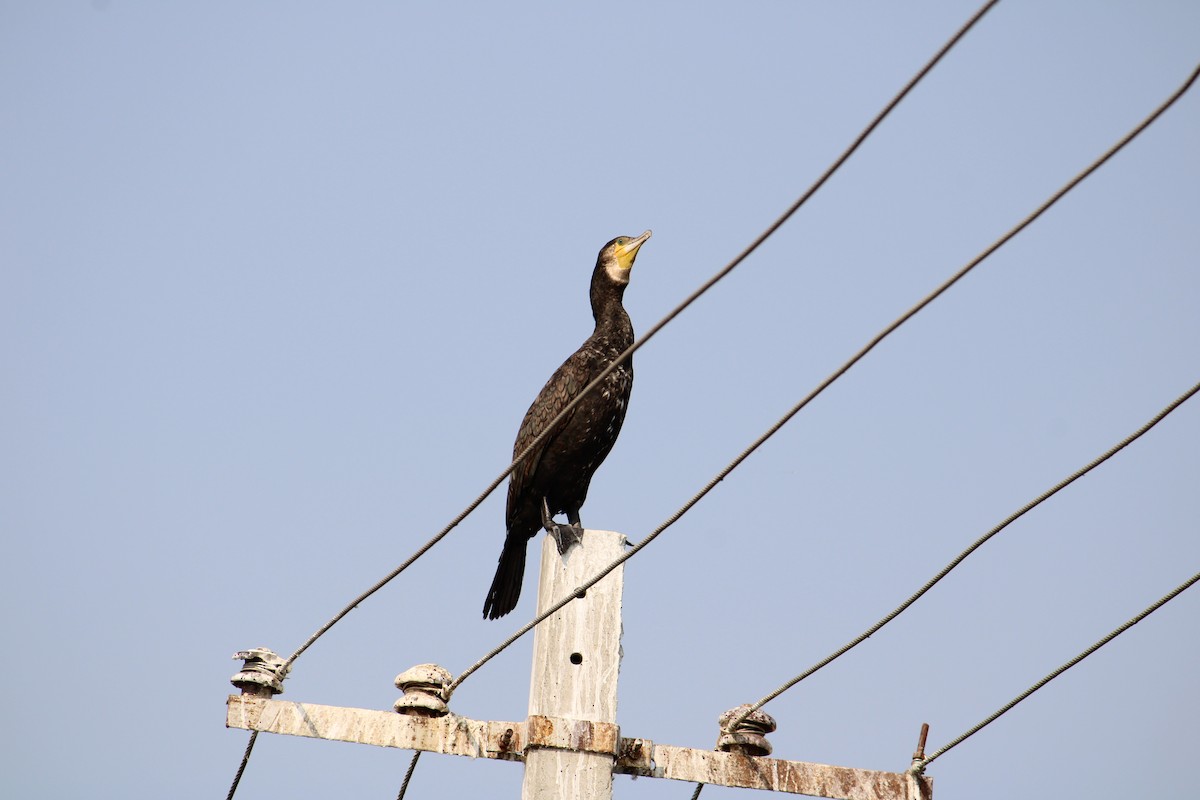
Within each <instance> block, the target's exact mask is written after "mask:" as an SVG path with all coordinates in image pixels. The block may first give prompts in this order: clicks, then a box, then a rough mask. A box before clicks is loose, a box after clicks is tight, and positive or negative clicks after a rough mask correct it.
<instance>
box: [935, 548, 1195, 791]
mask: <svg viewBox="0 0 1200 800" xmlns="http://www.w3.org/2000/svg"><path fill="white" fill-rule="evenodd" d="M1196 581H1200V572H1197V573H1196V574H1195V575H1193V576H1192V577H1190V578H1188V579H1187V580H1186V581H1184V582H1183V583H1181V584H1180V585H1179V586H1176V587H1175V588H1174V589H1172V590H1171V591H1170V592H1168V593H1167V594H1166V595H1164V596H1163V597H1161V598H1160V599H1159V600H1158V601H1157V602H1155V603H1153V604H1152V605H1150V606H1149V607H1148V608H1146V609H1145V610H1143V611H1142V612H1141V613H1140V614H1138V615H1137V616H1135V617H1133V618H1132V619H1130V620H1128V621H1127V622H1125V624H1123V625H1121V626H1120V627H1118V628H1116V629H1114V630H1113V631H1111V632H1109V634H1108V635H1107V636H1105V637H1104V638H1102V639H1101V640H1100V641H1098V642H1096V643H1095V644H1093V645H1092V646H1091V647H1089V648H1088V649H1087V650H1084V651H1083V652H1082V653H1080V654H1079V655H1077V656H1075V657H1074V658H1072V659H1071V660H1070V661H1068V662H1067V663H1065V664H1063V665H1062V666H1061V667H1059V668H1058V669H1056V670H1054V671H1053V672H1051V673H1050V674H1049V675H1047V676H1046V677H1044V678H1042V679H1041V680H1040V681H1038V682H1037V683H1035V684H1034V685H1033V686H1030V687H1029V688H1028V689H1026V690H1025V691H1023V692H1021V693H1020V694H1019V695H1017V696H1016V697H1014V698H1013V699H1012V700H1010V701H1009V702H1008V703H1006V704H1005V705H1004V706H1002V707H1001V708H1000V709H998V710H997V711H996V712H995V713H993V714H991V715H990V716H988V717H987V719H985V720H983V721H982V722H980V723H979V724H978V725H976V726H975V727H973V728H971V729H970V730H969V731H967V732H966V733H964V734H962V735H961V736H959V737H957V738H956V739H954V740H953V741H951V742H950V743H949V744H947V745H945V746H943V747H942V748H941V749H940V750H938V751H936V752H934V753H933V754H931V755H930V756H928V757H927V758H924V759H921V760H920V761H918V762H917V763H915V764H914V765H913V766H912V770H913V771H914V772H918V773H919V772H922V771H923V770H924V769H925V767H927V766H928V765H929V764H930V762H932V761H933V760H934V759H936V758H939V757H940V756H942V755H945V754H946V753H947V752H948V751H950V750H951V749H953V748H954V747H957V746H958V745H960V744H962V743H963V742H965V741H966V740H967V739H969V738H971V737H972V736H974V735H975V734H976V733H979V731H981V730H983V729H984V728H986V727H987V726H988V725H990V724H991V723H993V722H995V721H996V720H997V719H999V718H1000V717H1002V716H1003V715H1004V714H1006V713H1007V712H1009V711H1010V710H1012V708H1013V707H1014V706H1016V705H1017V703H1020V702H1021V701H1022V700H1024V699H1025V698H1027V697H1029V696H1030V695H1031V694H1033V693H1034V692H1036V691H1038V690H1039V689H1041V688H1042V687H1043V686H1045V685H1046V684H1047V683H1049V682H1050V681H1052V680H1054V679H1055V678H1057V677H1058V676H1059V675H1061V674H1063V673H1064V672H1066V671H1067V670H1069V669H1070V668H1071V667H1073V666H1075V665H1076V664H1078V663H1079V662H1080V661H1083V660H1084V659H1085V658H1087V657H1088V656H1090V655H1091V654H1092V653H1094V652H1096V651H1097V650H1099V649H1100V648H1101V647H1103V646H1104V645H1106V644H1108V643H1109V642H1111V641H1112V640H1113V639H1115V638H1117V637H1118V636H1120V635H1121V634H1122V633H1124V632H1125V631H1127V630H1129V629H1130V628H1132V627H1133V626H1134V625H1136V624H1138V623H1139V622H1141V621H1142V620H1144V619H1145V618H1146V617H1148V616H1150V615H1151V614H1153V613H1154V612H1155V611H1157V610H1158V609H1159V608H1161V607H1162V606H1164V605H1166V604H1167V603H1169V602H1170V601H1171V600H1173V599H1174V598H1175V597H1176V596H1177V595H1179V594H1180V593H1181V592H1183V591H1184V590H1185V589H1187V588H1188V587H1189V586H1191V585H1192V584H1193V583H1195V582H1196Z"/></svg>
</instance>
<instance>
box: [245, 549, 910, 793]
mask: <svg viewBox="0 0 1200 800" xmlns="http://www.w3.org/2000/svg"><path fill="white" fill-rule="evenodd" d="M624 546H625V537H624V536H622V535H621V534H618V533H612V532H611V531H586V532H585V535H584V537H583V545H582V546H579V547H572V548H571V549H570V550H569V551H568V552H567V554H566V555H565V556H560V555H559V554H558V550H557V548H556V547H555V543H554V540H553V539H552V538H551V537H548V536H547V537H544V539H543V547H542V566H541V578H540V581H539V584H538V613H541V612H542V611H544V610H545V609H546V608H549V607H550V605H551V604H553V603H555V602H558V601H559V600H560V599H562V598H563V597H565V596H567V595H569V594H572V593H573V592H574V591H575V588H576V587H577V586H580V585H581V584H583V583H584V582H585V581H586V580H587V579H589V578H590V577H591V576H593V575H595V574H596V573H598V572H599V571H600V570H601V569H603V568H604V567H606V566H608V565H609V564H610V563H612V561H613V560H614V559H616V558H617V557H618V556H620V555H621V553H622V552H623V551H624ZM623 585H624V567H618V568H617V569H616V570H614V571H613V572H612V573H611V574H609V575H607V576H606V577H605V578H604V580H602V581H600V582H599V583H597V584H596V585H595V586H593V587H592V588H591V589H589V590H588V592H587V595H586V596H585V597H583V598H581V599H579V600H576V601H574V602H572V603H570V604H568V605H567V606H565V607H564V608H563V609H561V610H560V611H559V612H558V613H557V614H555V615H553V616H552V617H550V618H549V619H547V620H546V621H545V622H543V623H542V624H541V625H539V626H538V627H537V628H536V629H534V640H533V641H534V644H533V673H532V675H531V678H530V692H529V716H528V717H527V718H526V720H525V721H524V722H494V721H479V720H473V719H468V718H466V717H460V716H458V715H457V714H453V713H450V712H449V709H448V707H447V705H446V701H447V700H448V699H449V698H448V697H447V696H446V692H445V689H446V687H447V686H448V685H449V683H450V674H449V673H448V672H447V671H446V670H444V669H442V668H441V667H438V666H436V665H433V664H423V665H420V666H418V667H414V668H412V669H410V670H407V671H405V672H404V673H402V674H401V675H399V676H398V677H397V678H396V683H397V686H399V687H400V688H401V689H403V690H404V692H405V694H404V697H402V698H401V699H400V700H398V701H397V702H396V704H395V709H394V711H396V712H400V713H393V712H389V711H372V710H367V709H359V708H338V707H335V706H320V705H312V704H308V703H293V702H286V701H281V700H273V699H271V695H273V694H276V693H278V692H281V691H282V685H281V684H280V683H279V682H278V681H272V680H271V678H273V677H274V676H273V673H272V672H271V666H272V665H276V666H277V665H278V664H282V659H279V657H278V656H275V654H274V653H271V652H270V651H268V650H263V649H258V650H253V651H248V652H244V653H238V654H237V655H236V656H235V658H244V659H245V660H246V666H245V667H244V668H243V670H242V672H239V673H238V674H237V675H235V676H234V678H233V683H234V685H235V686H237V687H239V688H241V689H242V695H241V696H237V695H231V696H230V697H229V700H228V712H227V716H226V725H227V726H228V727H231V728H244V729H246V730H253V731H266V732H269V733H280V734H287V735H291V736H305V737H310V738H320V739H330V740H336V741H344V742H357V743H360V744H372V745H377V746H381V747H397V748H405V749H410V750H427V751H430V752H435V753H446V754H449V755H462V756H470V757H472V758H494V759H500V760H504V761H523V762H524V764H525V780H524V783H523V785H522V794H521V796H522V800H550V799H551V798H554V800H559V799H560V798H563V799H565V800H610V799H611V797H612V776H613V773H623V774H627V775H635V776H637V775H640V776H647V777H653V778H669V779H673V780H680V781H690V782H696V783H710V784H715V785H721V786H736V787H745V788H752V789H767V790H771V791H779V792H787V793H789V794H804V795H810V796H814V797H827V798H832V799H833V800H932V796H933V781H932V779H931V778H929V777H927V776H924V775H914V774H911V773H909V772H877V771H874V770H863V769H852V768H849V767H834V766H828V765H825V764H809V763H805V762H801V761H784V760H780V759H774V758H768V757H767V756H769V754H770V753H771V746H770V744H768V743H767V741H766V739H765V736H764V734H766V733H770V732H771V731H773V730H774V729H775V721H774V720H773V719H771V717H770V716H769V715H767V714H765V713H763V712H761V711H760V712H755V714H754V715H752V716H751V717H749V718H748V719H747V720H746V722H745V723H744V725H743V726H739V728H738V729H737V730H736V731H734V732H732V733H722V735H721V737H720V740H719V742H718V747H719V749H718V750H696V749H692V748H687V747H672V746H670V745H661V744H656V743H654V742H652V741H650V740H648V739H631V738H622V737H621V734H620V729H619V728H618V727H617V724H616V718H617V673H618V670H619V668H620V661H621V643H620V640H621V592H622V588H623ZM264 675H265V676H267V677H265V678H264V677H263V676H264ZM736 711H737V709H734V710H731V711H729V712H726V714H724V715H722V722H725V721H728V720H729V719H732V718H733V715H734V714H735V713H736ZM923 738H924V737H923V736H922V739H923ZM920 749H921V748H919V751H920ZM921 755H922V756H923V753H921ZM915 758H916V757H915V756H914V760H915Z"/></svg>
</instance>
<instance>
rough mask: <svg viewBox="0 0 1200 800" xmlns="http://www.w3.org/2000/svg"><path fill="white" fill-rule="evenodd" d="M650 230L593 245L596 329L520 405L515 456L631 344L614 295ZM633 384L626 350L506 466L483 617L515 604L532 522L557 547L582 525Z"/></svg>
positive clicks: (574, 536) (629, 329)
mask: <svg viewBox="0 0 1200 800" xmlns="http://www.w3.org/2000/svg"><path fill="white" fill-rule="evenodd" d="M649 238H650V231H646V232H645V233H643V234H642V235H641V236H637V237H632V236H618V237H617V238H616V239H613V240H612V241H611V242H609V243H608V244H606V245H604V247H603V248H602V249H601V250H600V254H599V256H597V257H596V268H595V269H594V270H593V271H592V288H591V300H592V316H593V317H594V318H595V320H596V329H595V330H594V331H593V332H592V335H591V336H589V337H588V339H587V341H586V342H584V343H583V345H582V346H580V348H579V349H578V350H576V351H575V353H574V354H573V355H572V356H571V357H570V358H568V359H567V360H566V361H564V362H563V365H562V366H561V367H559V368H558V369H557V370H555V371H554V374H553V375H551V376H550V380H549V381H547V382H546V385H545V386H543V387H542V391H541V392H539V393H538V396H537V399H536V400H534V401H533V405H531V406H530V407H529V410H528V411H526V412H525V419H523V420H522V421H521V427H520V429H519V430H518V431H517V441H516V443H515V444H514V445H513V458H514V459H515V458H516V457H517V455H518V454H519V453H520V452H521V451H523V450H524V449H525V448H526V447H528V446H529V444H530V442H532V441H533V440H534V439H535V438H536V437H537V436H538V434H540V433H541V432H542V431H543V430H545V428H546V426H547V425H548V424H549V423H550V422H551V420H553V419H554V418H555V417H556V416H558V413H559V412H560V411H562V410H563V408H564V407H566V405H567V403H569V402H571V400H572V399H573V398H574V397H575V396H576V395H577V394H579V392H581V391H582V390H583V388H584V387H585V386H587V385H588V384H589V383H591V382H592V380H593V379H594V378H595V377H596V376H597V375H599V374H600V373H601V372H603V371H604V369H605V368H607V367H608V366H609V365H610V364H612V363H613V361H615V360H616V359H617V357H618V356H619V355H620V354H621V353H623V352H624V351H625V350H626V349H628V348H629V346H630V345H632V344H633V325H632V324H631V323H630V321H629V315H628V314H627V313H625V307H624V306H622V305H621V298H622V296H623V295H624V294H625V287H626V285H628V283H629V272H630V269H631V268H632V267H633V261H634V259H635V258H637V254H638V248H640V247H641V246H642V245H643V244H645V242H646V240H647V239H649ZM632 389H633V359H632V358H629V359H626V360H625V362H624V363H622V364H621V365H620V366H618V367H617V368H616V369H614V370H613V371H612V372H610V373H609V374H608V376H607V377H606V378H605V379H604V382H603V383H601V384H600V385H599V386H597V387H596V388H595V389H593V390H592V391H591V392H589V393H588V394H587V396H586V397H584V399H583V400H581V401H580V402H579V404H578V405H577V406H575V408H574V409H573V410H572V411H571V412H570V413H569V414H568V415H567V416H566V417H565V418H563V419H562V420H561V421H560V422H559V423H558V424H557V425H556V426H555V427H554V430H553V432H551V433H550V435H549V436H547V437H546V438H545V439H543V440H542V443H541V444H540V445H538V447H536V448H535V449H534V450H533V452H531V453H530V454H529V455H528V456H527V457H526V458H525V460H524V461H522V462H521V463H520V464H518V465H517V467H516V469H514V470H513V473H512V476H511V477H510V479H509V483H508V507H507V511H506V513H505V520H506V523H507V527H508V534H507V536H505V539H504V549H503V550H502V551H501V552H500V563H499V565H498V566H497V567H496V577H495V578H493V579H492V588H490V589H489V590H488V595H487V601H486V602H485V603H484V604H483V616H484V617H485V618H487V619H496V618H498V617H502V616H504V615H505V614H507V613H508V612H510V611H512V610H513V609H514V608H516V605H517V599H518V598H520V596H521V579H522V578H523V577H524V574H525V547H526V543H527V542H528V541H529V540H530V539H531V538H533V537H534V535H536V534H537V532H538V530H539V529H543V528H544V529H545V530H546V531H548V532H550V533H551V534H553V535H554V537H555V539H557V541H558V547H559V551H560V552H563V551H565V550H566V548H567V547H568V546H569V544H570V541H571V540H578V539H579V536H580V535H581V534H582V533H583V526H582V525H581V524H580V522H579V509H580V507H581V506H583V501H584V500H585V499H586V498H587V492H588V485H589V484H590V483H591V482H592V474H593V473H595V471H596V468H597V467H599V466H600V464H601V463H602V462H603V461H604V458H605V457H606V456H607V455H608V453H609V451H610V450H612V447H613V444H615V443H616V441H617V434H618V433H620V432H621V423H622V422H624V421H625V410H626V408H627V407H628V406H629V393H630V390H632ZM559 513H565V514H566V515H567V523H568V524H566V525H562V524H558V523H555V522H554V520H553V516H554V515H555V514H559Z"/></svg>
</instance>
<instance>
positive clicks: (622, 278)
mask: <svg viewBox="0 0 1200 800" xmlns="http://www.w3.org/2000/svg"><path fill="white" fill-rule="evenodd" d="M604 271H605V272H606V273H608V277H609V278H611V279H612V280H613V281H615V282H616V283H629V272H630V271H629V270H627V269H621V268H620V267H618V266H617V265H616V263H615V262H614V263H609V264H606V265H605V266H604Z"/></svg>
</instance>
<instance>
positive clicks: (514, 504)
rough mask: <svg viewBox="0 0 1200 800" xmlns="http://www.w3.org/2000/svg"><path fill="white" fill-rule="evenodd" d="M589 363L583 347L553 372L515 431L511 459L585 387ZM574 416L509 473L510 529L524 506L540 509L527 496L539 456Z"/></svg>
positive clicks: (568, 415)
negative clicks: (515, 438)
mask: <svg viewBox="0 0 1200 800" xmlns="http://www.w3.org/2000/svg"><path fill="white" fill-rule="evenodd" d="M592 361H593V356H592V354H591V353H590V352H589V351H588V349H587V347H586V345H585V346H584V347H581V348H580V349H579V350H577V351H576V352H575V353H574V354H573V355H572V356H571V357H570V358H568V359H567V360H566V361H564V362H563V364H562V366H560V367H559V368H558V369H556V370H555V371H554V374H553V375H551V376H550V380H548V381H546V385H545V386H543V387H542V390H541V391H540V392H538V396H537V399H536V400H534V401H533V405H531V406H530V407H529V410H528V411H526V412H525V418H524V419H523V420H521V427H520V428H519V429H518V430H517V440H516V442H515V443H514V444H513V458H516V457H517V456H518V455H520V453H521V452H522V451H523V450H524V449H525V448H526V447H528V446H529V443H530V442H532V441H533V440H534V439H536V438H537V437H538V434H540V433H541V432H542V431H544V430H545V429H546V427H547V426H548V425H549V424H550V423H551V422H552V421H553V420H554V418H555V417H557V416H558V415H559V412H561V411H562V410H563V409H564V408H566V406H567V404H568V403H570V402H571V400H572V399H574V397H575V395H577V394H579V392H580V391H582V390H583V388H584V387H585V386H587V384H588V380H587V378H588V376H590V375H591V374H592V372H591V371H590V370H589V367H590V366H591V362H592ZM574 414H575V412H574V411H573V410H572V411H571V413H569V414H567V415H566V416H565V417H564V418H563V419H561V420H559V422H558V424H557V425H555V426H554V430H553V431H552V432H551V433H550V435H549V436H547V437H546V438H545V439H543V440H542V442H541V444H539V445H538V446H537V447H535V448H534V449H533V451H532V452H531V453H530V454H529V456H528V457H527V458H526V459H525V460H524V461H522V462H521V463H520V464H518V465H517V468H516V469H514V470H513V473H512V477H511V478H510V480H509V482H508V507H507V510H506V518H507V521H508V524H509V527H510V529H511V527H512V523H513V521H514V516H515V515H516V514H517V513H518V512H519V511H520V510H522V509H523V508H524V507H525V506H527V505H528V504H530V503H533V504H535V506H534V507H535V508H537V507H540V505H537V504H540V503H541V498H540V497H539V498H531V497H529V496H528V494H529V492H530V491H531V489H532V488H533V479H534V476H535V475H536V474H537V469H538V464H539V463H540V462H541V460H542V455H543V454H544V453H545V452H546V451H547V449H549V448H551V447H552V446H553V442H554V437H555V436H556V435H557V434H558V433H559V431H561V430H562V429H563V428H565V427H566V426H567V424H568V423H570V421H571V417H572V416H574ZM540 518H541V517H540V514H539V516H538V517H537V519H539V520H540ZM530 535H532V533H531V534H530Z"/></svg>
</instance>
